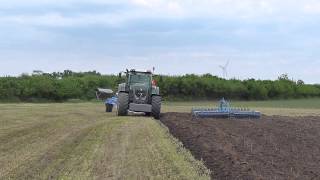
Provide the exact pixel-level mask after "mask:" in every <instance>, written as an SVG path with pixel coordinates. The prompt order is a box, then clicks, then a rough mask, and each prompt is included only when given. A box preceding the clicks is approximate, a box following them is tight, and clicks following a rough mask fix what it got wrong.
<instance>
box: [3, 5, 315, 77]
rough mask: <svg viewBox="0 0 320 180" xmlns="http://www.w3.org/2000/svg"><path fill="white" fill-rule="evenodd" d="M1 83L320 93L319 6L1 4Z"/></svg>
mask: <svg viewBox="0 0 320 180" xmlns="http://www.w3.org/2000/svg"><path fill="white" fill-rule="evenodd" d="M0 2H1V3H0V75H19V74H21V73H31V72H32V71H33V70H39V69H40V70H43V71H45V72H53V71H62V70H64V69H71V70H74V71H88V70H97V71H99V72H102V73H104V74H110V73H117V72H119V71H121V70H123V69H125V68H136V69H141V70H145V69H151V68H152V67H153V66H155V67H156V72H157V73H160V74H171V75H174V74H185V73H196V74H203V73H211V74H214V75H218V76H221V75H222V72H221V69H219V65H223V64H225V63H226V62H227V61H230V64H229V67H228V74H229V75H228V76H229V78H232V77H235V78H240V79H246V78H256V79H276V78H277V77H278V76H279V75H280V74H282V73H288V75H289V76H290V77H292V78H294V79H303V80H304V81H305V82H307V83H320V79H319V77H320V68H319V67H320V51H319V47H320V31H319V29H320V24H319V20H320V2H319V1H317V0H304V1H301V0H281V1H279V0H202V1H201V0H199V1H195V0H171V1H170V0H105V1H103V0H29V1H25V0H11V1H2V0H0Z"/></svg>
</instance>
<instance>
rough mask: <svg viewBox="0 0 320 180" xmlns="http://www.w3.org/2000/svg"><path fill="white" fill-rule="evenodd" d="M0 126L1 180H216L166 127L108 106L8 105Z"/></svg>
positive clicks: (1, 109) (1, 111) (0, 113)
mask: <svg viewBox="0 0 320 180" xmlns="http://www.w3.org/2000/svg"><path fill="white" fill-rule="evenodd" d="M0 125H1V126H0V144H1V146H0V179H210V178H209V175H208V174H209V171H208V170H207V169H206V168H205V167H204V165H203V163H202V162H199V161H197V160H195V159H194V158H193V157H192V156H191V154H190V153H189V152H188V151H187V150H185V149H184V148H183V147H182V145H181V144H180V143H179V141H177V140H175V139H174V138H173V137H172V136H171V135H170V134H169V132H168V130H167V129H166V128H165V127H163V126H162V124H161V123H159V122H158V121H155V120H153V119H152V118H147V117H139V116H136V117H117V116H115V114H114V113H111V114H110V113H109V114H107V113H105V112H104V107H103V105H102V104H97V103H76V104H70V103H66V104H2V105H0Z"/></svg>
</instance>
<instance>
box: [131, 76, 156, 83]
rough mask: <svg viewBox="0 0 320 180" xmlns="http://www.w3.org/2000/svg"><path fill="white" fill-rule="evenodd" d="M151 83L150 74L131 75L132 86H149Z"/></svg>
mask: <svg viewBox="0 0 320 180" xmlns="http://www.w3.org/2000/svg"><path fill="white" fill-rule="evenodd" d="M150 82H151V76H150V75H148V74H131V75H130V83H131V84H136V83H143V84H148V83H150Z"/></svg>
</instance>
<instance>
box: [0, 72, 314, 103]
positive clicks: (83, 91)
mask: <svg viewBox="0 0 320 180" xmlns="http://www.w3.org/2000/svg"><path fill="white" fill-rule="evenodd" d="M154 79H155V80H156V81H157V83H158V86H159V87H160V92H161V94H162V96H163V97H164V99H167V100H191V99H218V98H221V97H225V98H228V99H239V100H268V99H292V98H308V97H320V85H310V84H305V83H304V82H303V81H302V80H298V81H294V80H290V78H289V77H288V76H287V75H286V74H283V75H281V76H280V77H279V78H278V79H277V80H273V81H272V80H255V79H247V80H237V79H230V80H226V79H223V78H220V77H217V76H213V75H211V74H205V75H194V74H188V75H182V76H166V75H156V76H154ZM124 81H125V79H124V78H123V77H121V76H118V75H102V74H100V73H98V72H96V71H90V72H73V71H70V70H65V71H64V72H54V73H43V72H42V71H34V73H33V74H31V75H27V74H23V75H20V76H18V77H0V101H2V102H19V101H23V102H38V101H52V102H63V101H66V100H70V99H80V100H92V99H95V90H96V88H98V87H101V88H111V89H113V90H115V91H116V90H117V86H118V84H119V83H121V82H124Z"/></svg>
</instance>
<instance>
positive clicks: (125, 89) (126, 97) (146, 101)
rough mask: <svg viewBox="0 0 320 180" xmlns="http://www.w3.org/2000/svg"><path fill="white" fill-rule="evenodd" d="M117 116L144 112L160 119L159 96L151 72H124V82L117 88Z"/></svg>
mask: <svg viewBox="0 0 320 180" xmlns="http://www.w3.org/2000/svg"><path fill="white" fill-rule="evenodd" d="M117 105H118V116H126V115H128V111H131V112H144V113H145V114H146V115H148V116H151V115H152V116H153V117H154V118H155V119H159V118H160V110H161V96H160V91H159V87H157V86H156V85H155V81H154V80H153V79H152V73H151V72H141V71H135V70H130V71H128V70H127V71H126V82H125V83H122V84H119V87H118V104H117Z"/></svg>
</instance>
